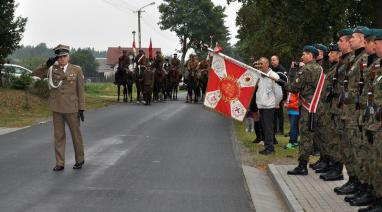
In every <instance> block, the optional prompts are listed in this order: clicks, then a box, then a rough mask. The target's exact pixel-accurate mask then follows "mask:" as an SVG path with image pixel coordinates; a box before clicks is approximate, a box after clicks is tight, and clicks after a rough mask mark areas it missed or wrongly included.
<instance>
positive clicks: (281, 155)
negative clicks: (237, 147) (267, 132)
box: [234, 116, 298, 169]
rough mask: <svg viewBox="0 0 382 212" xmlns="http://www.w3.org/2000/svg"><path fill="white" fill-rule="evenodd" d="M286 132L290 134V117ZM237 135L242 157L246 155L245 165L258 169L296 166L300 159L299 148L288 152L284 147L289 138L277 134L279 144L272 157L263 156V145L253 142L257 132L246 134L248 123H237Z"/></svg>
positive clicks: (235, 124)
mask: <svg viewBox="0 0 382 212" xmlns="http://www.w3.org/2000/svg"><path fill="white" fill-rule="evenodd" d="M284 121H285V122H284V131H285V133H288V132H289V121H288V117H287V116H286V117H285V118H284ZM234 127H235V133H236V137H237V140H238V142H239V143H240V144H242V147H243V149H242V155H243V154H244V160H243V163H244V164H245V165H249V166H253V167H257V168H260V169H266V165H267V164H269V163H273V164H295V163H296V161H297V158H298V148H295V149H292V150H287V149H284V146H285V145H286V144H288V142H289V136H288V137H285V136H284V135H280V134H276V140H277V141H278V144H276V145H275V153H274V154H272V155H268V156H265V155H261V154H259V151H260V150H262V149H264V146H263V145H260V144H254V143H252V141H253V140H254V139H255V138H256V134H255V132H252V133H248V132H245V128H246V123H245V122H235V123H234Z"/></svg>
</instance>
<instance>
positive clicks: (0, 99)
mask: <svg viewBox="0 0 382 212" xmlns="http://www.w3.org/2000/svg"><path fill="white" fill-rule="evenodd" d="M85 91H86V95H85V102H86V110H93V109H97V108H102V107H106V106H108V105H111V104H116V103H117V97H116V93H117V91H116V86H115V85H114V84H112V83H92V84H86V86H85ZM51 116H52V112H51V111H50V110H49V108H48V103H47V99H43V98H40V97H38V96H35V95H33V94H31V93H27V92H25V91H24V90H14V89H6V88H0V127H23V126H28V125H32V124H36V123H39V122H41V121H46V120H50V118H51Z"/></svg>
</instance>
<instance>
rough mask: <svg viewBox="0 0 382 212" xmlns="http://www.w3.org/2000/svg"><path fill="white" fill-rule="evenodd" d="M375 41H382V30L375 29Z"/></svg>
mask: <svg viewBox="0 0 382 212" xmlns="http://www.w3.org/2000/svg"><path fill="white" fill-rule="evenodd" d="M374 36H375V38H374V40H382V29H374Z"/></svg>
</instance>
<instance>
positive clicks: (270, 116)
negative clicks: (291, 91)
mask: <svg viewBox="0 0 382 212" xmlns="http://www.w3.org/2000/svg"><path fill="white" fill-rule="evenodd" d="M259 69H260V70H261V71H262V72H264V73H267V74H271V75H275V74H276V73H274V72H273V71H272V69H270V68H269V60H268V59H267V58H265V57H262V58H260V60H259ZM257 87H258V88H257V93H256V103H257V107H258V108H259V111H260V122H261V126H262V128H263V130H264V137H265V139H264V146H265V148H264V150H261V151H260V152H259V153H260V154H263V155H269V154H272V153H273V152H274V151H275V150H274V147H273V145H274V142H275V141H274V136H275V134H274V117H275V108H276V106H278V105H279V103H280V101H281V100H282V95H283V93H282V89H281V87H280V86H279V85H278V84H276V83H275V81H274V80H272V79H270V78H268V77H260V79H259V81H258V84H257Z"/></svg>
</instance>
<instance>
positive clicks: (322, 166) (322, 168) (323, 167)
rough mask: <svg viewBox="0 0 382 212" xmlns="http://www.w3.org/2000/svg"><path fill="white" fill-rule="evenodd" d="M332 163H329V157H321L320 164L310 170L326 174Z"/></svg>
mask: <svg viewBox="0 0 382 212" xmlns="http://www.w3.org/2000/svg"><path fill="white" fill-rule="evenodd" d="M332 166H333V162H332V161H331V159H330V157H329V156H326V155H325V156H323V159H322V162H321V163H319V164H318V165H317V166H315V167H313V168H312V169H314V170H316V173H326V172H328V171H330V168H332Z"/></svg>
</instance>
